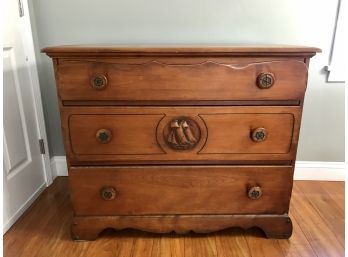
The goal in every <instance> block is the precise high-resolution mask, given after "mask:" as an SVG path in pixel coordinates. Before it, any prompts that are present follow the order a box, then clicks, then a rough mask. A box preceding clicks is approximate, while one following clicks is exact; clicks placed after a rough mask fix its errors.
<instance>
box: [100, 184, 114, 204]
mask: <svg viewBox="0 0 348 257" xmlns="http://www.w3.org/2000/svg"><path fill="white" fill-rule="evenodd" d="M101 197H102V198H103V200H105V201H111V200H113V199H115V197H116V190H115V188H113V187H104V188H103V189H102V190H101Z"/></svg>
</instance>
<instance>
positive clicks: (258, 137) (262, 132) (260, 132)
mask: <svg viewBox="0 0 348 257" xmlns="http://www.w3.org/2000/svg"><path fill="white" fill-rule="evenodd" d="M267 134H268V133H267V130H266V129H265V128H256V129H254V130H252V132H251V139H252V140H253V141H254V142H262V141H265V140H266V138H267Z"/></svg>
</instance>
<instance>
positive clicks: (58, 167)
mask: <svg viewBox="0 0 348 257" xmlns="http://www.w3.org/2000/svg"><path fill="white" fill-rule="evenodd" d="M51 170H52V179H53V180H54V179H55V178H56V177H58V176H68V166H67V163H66V158H65V156H53V157H52V158H51Z"/></svg>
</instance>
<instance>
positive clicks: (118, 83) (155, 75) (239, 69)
mask: <svg viewBox="0 0 348 257" xmlns="http://www.w3.org/2000/svg"><path fill="white" fill-rule="evenodd" d="M262 73H272V74H274V77H275V79H274V85H273V86H272V87H270V88H267V89H260V88H259V87H258V85H257V78H258V76H259V75H260V74H262ZM96 75H100V76H104V77H106V78H107V85H106V86H105V87H104V88H103V89H99V90H98V89H95V88H94V87H93V85H91V79H92V78H93V77H94V76H96ZM295 76H296V79H294V77H295ZM306 83H307V66H306V65H305V64H304V63H303V62H300V61H273V62H263V63H250V64H243V65H241V64H239V65H227V64H220V63H216V62H212V61H205V62H202V63H198V64H166V63H162V62H159V61H153V60H149V61H148V62H145V63H143V64H122V63H119V64H116V63H112V64H111V63H101V62H86V61H76V60H71V61H70V62H67V61H66V62H64V63H61V64H60V65H59V66H58V71H57V86H58V92H59V96H60V98H61V99H62V100H63V101H66V100H70V101H71V100H99V101H102V100H120V101H124V100H127V101H137V100H138V101H139V100H148V101H173V100H175V101H178V102H180V101H188V100H191V101H197V100H210V101H223V100H225V101H226V100H275V99H277V100H299V99H301V98H302V96H303V94H304V91H305V89H306Z"/></svg>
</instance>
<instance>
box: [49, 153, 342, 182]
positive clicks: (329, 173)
mask: <svg viewBox="0 0 348 257" xmlns="http://www.w3.org/2000/svg"><path fill="white" fill-rule="evenodd" d="M51 168H52V174H53V177H54V178H56V177H57V176H68V168H67V163H66V158H65V156H53V157H52V158H51ZM294 180H324V181H344V180H345V163H344V162H306V161H297V162H296V165H295V172H294Z"/></svg>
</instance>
